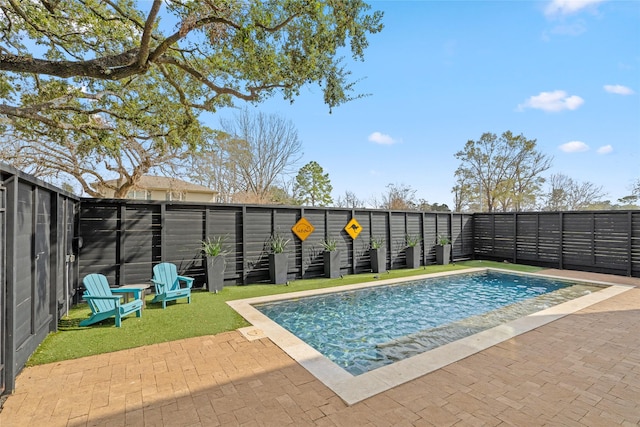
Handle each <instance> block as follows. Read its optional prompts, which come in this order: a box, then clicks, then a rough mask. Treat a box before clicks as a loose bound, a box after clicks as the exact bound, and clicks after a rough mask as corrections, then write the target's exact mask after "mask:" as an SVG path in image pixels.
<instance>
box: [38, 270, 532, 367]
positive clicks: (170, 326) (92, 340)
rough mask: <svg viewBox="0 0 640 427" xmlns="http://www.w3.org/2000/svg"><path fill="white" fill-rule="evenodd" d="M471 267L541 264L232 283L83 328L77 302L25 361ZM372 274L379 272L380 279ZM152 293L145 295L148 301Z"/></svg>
mask: <svg viewBox="0 0 640 427" xmlns="http://www.w3.org/2000/svg"><path fill="white" fill-rule="evenodd" d="M470 267H496V268H505V269H510V270H517V271H524V272H532V271H537V270H539V268H537V267H530V266H523V265H517V264H503V263H498V262H489V261H465V262H460V263H456V264H450V265H446V266H427V267H423V268H420V269H415V270H406V269H404V270H391V271H390V272H389V273H383V274H373V273H367V274H354V275H349V276H345V277H344V278H342V279H324V278H318V279H309V280H296V281H293V282H291V283H290V284H289V285H288V286H285V285H249V286H228V287H225V288H224V289H223V290H222V292H220V293H218V294H212V293H209V292H207V291H194V292H193V293H192V301H191V304H187V302H186V299H182V300H179V301H178V302H172V303H168V305H167V308H166V310H163V309H162V305H161V304H147V307H146V308H145V309H144V310H143V311H142V317H140V318H137V317H135V315H129V316H128V317H126V318H125V319H123V321H122V327H121V328H116V327H115V322H114V319H113V318H111V319H107V320H104V321H103V322H101V323H96V324H94V325H91V326H88V327H80V326H79V323H80V321H81V320H83V319H85V318H87V317H88V316H89V314H90V310H89V308H88V307H87V305H86V304H80V305H78V306H76V307H73V308H72V309H71V310H70V312H69V316H68V317H65V318H64V319H62V320H61V321H60V325H59V331H58V332H55V333H51V334H49V336H47V338H46V339H45V340H44V341H43V342H42V344H41V345H40V346H39V347H38V349H37V350H36V351H35V353H34V354H33V355H32V356H31V358H30V359H29V361H28V362H27V366H33V365H40V364H43V363H51V362H57V361H60V360H68V359H76V358H79V357H84V356H90V355H95V354H102V353H107V352H112V351H116V350H123V349H127V348H133V347H139V346H143V345H149V344H157V343H161V342H166V341H173V340H178V339H182V338H189V337H197V336H202V335H213V334H218V333H221V332H226V331H232V330H235V329H237V328H240V327H243V326H248V325H249V324H248V323H247V322H246V321H245V320H244V319H243V318H242V317H240V315H239V314H237V313H236V312H235V311H234V310H232V309H231V308H230V307H229V306H228V305H227V304H226V302H227V301H230V300H235V299H243V298H251V297H257V296H264V295H274V294H281V293H286V292H296V291H305V290H310V289H321V288H328V287H333V286H344V285H351V284H355V283H363V282H369V281H376V280H381V279H393V278H400V277H410V276H415V275H420V274H427V273H436V272H442V271H455V270H461V269H465V268H470ZM374 276H377V277H378V279H376V278H375V277H374ZM151 298H152V296H150V295H149V296H147V301H150V300H151Z"/></svg>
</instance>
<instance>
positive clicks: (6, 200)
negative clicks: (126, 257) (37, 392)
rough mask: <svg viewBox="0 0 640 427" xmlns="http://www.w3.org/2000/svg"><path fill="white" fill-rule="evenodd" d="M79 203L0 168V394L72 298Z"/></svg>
mask: <svg viewBox="0 0 640 427" xmlns="http://www.w3.org/2000/svg"><path fill="white" fill-rule="evenodd" d="M78 204H79V199H78V198H76V197H74V196H73V195H71V194H69V193H66V192H64V191H63V190H60V189H57V188H55V187H53V186H50V185H48V184H46V183H44V182H42V181H39V180H37V179H35V178H34V177H31V176H29V175H26V174H23V173H21V172H19V171H17V170H15V169H13V168H11V167H9V166H6V165H4V164H0V313H1V314H0V344H1V345H0V393H2V392H11V391H12V390H13V388H14V386H15V377H16V375H17V374H18V373H19V372H20V371H21V370H22V368H23V367H24V365H25V363H26V361H27V359H28V358H29V357H30V356H31V354H32V353H33V352H34V351H35V349H36V348H37V346H38V345H39V344H40V343H41V342H42V340H43V339H44V338H45V337H46V336H47V334H48V333H49V332H51V331H55V330H57V325H58V320H59V319H60V317H61V316H62V315H63V314H65V312H66V311H67V310H68V308H69V304H70V303H71V301H72V299H73V293H74V289H75V288H76V286H75V284H76V283H77V264H76V262H75V255H74V253H73V242H74V236H75V215H76V208H77V206H78Z"/></svg>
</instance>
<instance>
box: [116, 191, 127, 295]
mask: <svg viewBox="0 0 640 427" xmlns="http://www.w3.org/2000/svg"><path fill="white" fill-rule="evenodd" d="M126 219H127V207H126V205H125V203H124V202H121V203H120V206H119V208H118V225H117V227H118V231H117V233H118V243H117V246H116V257H117V258H118V272H117V274H116V283H115V285H116V286H118V287H119V286H122V285H126V283H127V282H126V280H125V275H126V272H125V266H124V260H125V253H124V247H125V244H124V239H125V230H126V224H125V222H126Z"/></svg>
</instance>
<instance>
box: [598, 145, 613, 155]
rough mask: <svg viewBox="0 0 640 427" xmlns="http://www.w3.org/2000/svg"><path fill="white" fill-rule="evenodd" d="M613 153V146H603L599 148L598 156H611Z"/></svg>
mask: <svg viewBox="0 0 640 427" xmlns="http://www.w3.org/2000/svg"><path fill="white" fill-rule="evenodd" d="M612 151H613V147H612V146H611V144H607V145H603V146H602V147H600V148H598V151H597V152H598V154H609V153H611V152H612Z"/></svg>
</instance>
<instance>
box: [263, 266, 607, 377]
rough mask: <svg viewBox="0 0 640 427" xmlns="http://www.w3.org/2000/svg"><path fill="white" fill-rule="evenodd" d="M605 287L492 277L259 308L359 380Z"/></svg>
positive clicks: (452, 278) (395, 287)
mask: <svg viewBox="0 0 640 427" xmlns="http://www.w3.org/2000/svg"><path fill="white" fill-rule="evenodd" d="M599 289H601V288H600V287H597V286H589V285H584V284H580V285H579V284H574V283H571V282H564V281H557V280H550V279H545V278H538V277H532V276H524V275H518V274H509V273H501V272H494V271H487V272H481V273H472V274H460V275H452V276H445V277H438V278H429V279H424V280H420V281H411V282H404V283H402V284H396V285H389V286H379V287H372V288H366V289H361V290H356V291H346V292H337V293H334V294H329V295H322V296H315V297H307V298H301V299H296V300H285V301H279V302H273V303H266V304H257V305H255V308H257V309H258V310H259V311H261V312H262V313H263V314H265V315H266V316H268V317H269V318H271V319H272V320H273V321H275V322H276V323H278V324H279V325H280V326H282V327H284V328H285V329H287V330H288V331H290V332H292V333H293V334H294V335H296V336H297V337H298V338H300V339H302V340H303V341H305V342H306V343H307V344H309V345H310V346H312V347H314V348H315V349H316V350H318V351H319V352H320V353H322V354H323V355H324V356H326V357H327V358H329V359H330V360H331V361H333V362H334V363H336V364H338V365H339V366H341V367H342V368H344V369H345V370H346V371H347V372H349V373H351V374H352V375H359V374H362V373H364V372H368V371H371V370H373V369H376V368H379V367H381V366H384V365H388V364H391V363H393V362H395V361H398V360H401V359H404V358H407V357H411V356H414V355H416V354H419V353H422V352H425V351H427V350H430V349H433V348H435V347H438V346H440V345H443V344H446V343H448V342H452V341H455V340H457V339H460V338H463V337H465V336H469V335H472V334H475V333H477V332H480V331H482V330H485V329H489V328H491V327H494V326H497V325H499V324H502V323H506V322H508V321H510V320H514V319H517V318H520V317H523V316H526V315H528V314H531V313H534V312H536V311H540V310H543V309H545V308H548V307H550V306H553V305H556V304H559V303H562V302H565V301H568V300H570V299H574V298H577V297H579V296H582V295H586V294H588V293H590V292H594V291H597V290H599Z"/></svg>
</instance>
